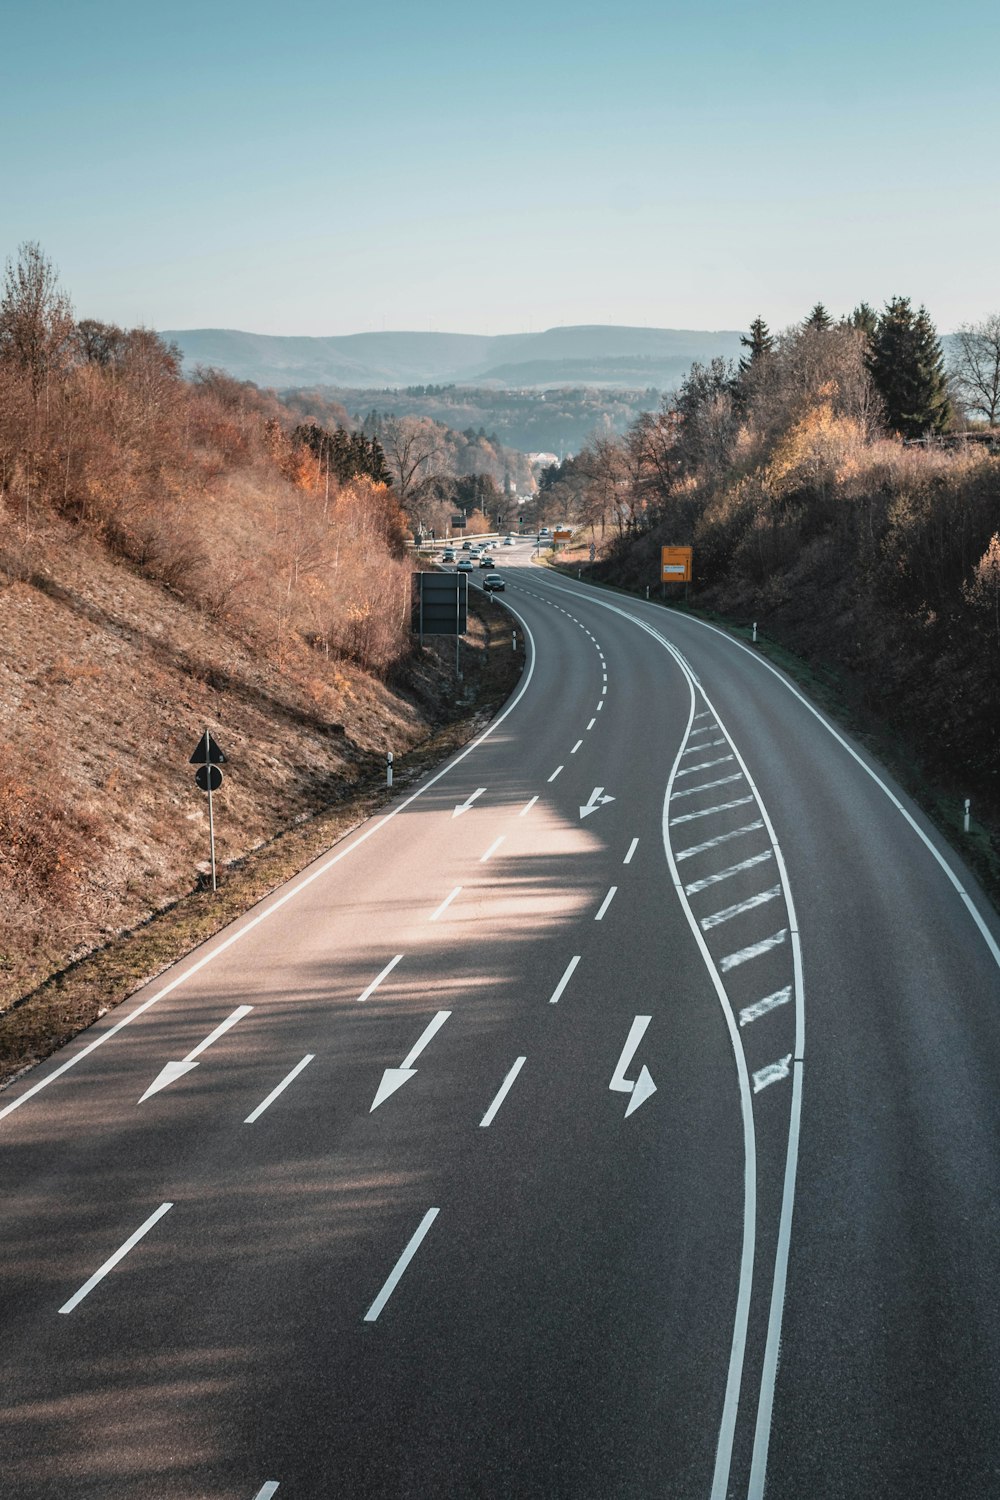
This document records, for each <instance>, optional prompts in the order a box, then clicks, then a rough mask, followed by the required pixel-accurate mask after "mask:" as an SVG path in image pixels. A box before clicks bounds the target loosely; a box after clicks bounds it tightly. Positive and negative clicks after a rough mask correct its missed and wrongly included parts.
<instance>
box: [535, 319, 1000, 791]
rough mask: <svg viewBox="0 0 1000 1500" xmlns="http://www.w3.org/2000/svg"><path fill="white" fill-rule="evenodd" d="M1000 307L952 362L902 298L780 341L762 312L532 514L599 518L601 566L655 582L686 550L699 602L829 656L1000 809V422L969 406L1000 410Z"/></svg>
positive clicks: (563, 468) (547, 483)
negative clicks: (995, 366) (993, 373)
mask: <svg viewBox="0 0 1000 1500" xmlns="http://www.w3.org/2000/svg"><path fill="white" fill-rule="evenodd" d="M996 321H997V320H994V319H988V320H986V322H985V323H983V324H981V325H970V326H969V327H968V328H967V329H966V330H965V332H966V335H967V340H968V344H967V350H971V353H965V354H963V346H962V344H961V342H960V341H959V344H958V353H957V355H956V361H955V364H954V366H953V367H952V368H951V369H948V368H947V367H946V365H945V363H944V361H943V358H942V353H941V346H940V342H939V340H938V338H937V335H936V332H935V330H934V327H933V324H932V322H931V320H930V318H929V316H928V314H927V312H926V310H925V309H923V308H916V309H914V307H913V305H912V303H911V301H910V300H909V299H908V298H905V297H895V298H893V299H891V301H889V302H888V303H887V304H886V306H885V308H884V309H883V311H882V312H881V313H878V314H876V313H874V312H873V311H872V310H871V308H869V307H867V306H866V305H864V304H862V305H861V307H859V308H857V309H855V310H854V312H853V313H851V314H850V315H848V316H846V317H843V318H839V319H834V318H832V317H831V316H830V315H829V313H828V312H827V311H826V309H825V308H824V307H823V306H822V304H817V305H816V306H815V307H814V308H813V309H812V311H811V312H810V313H809V314H808V316H807V317H806V318H804V319H803V321H802V322H801V323H800V324H798V325H797V326H795V327H793V328H790V329H787V330H785V331H783V332H782V333H780V334H772V333H771V332H770V331H769V329H768V327H767V324H766V323H765V322H764V320H763V318H762V317H758V318H755V319H754V321H753V323H752V324H751V326H750V328H749V330H748V332H747V334H746V335H745V337H744V340H743V343H744V348H745V351H746V352H745V354H744V357H743V358H742V360H740V361H739V362H738V363H737V362H729V361H725V360H721V359H717V360H713V361H711V362H709V363H708V364H706V365H701V364H696V365H694V366H693V367H692V368H691V370H690V371H689V373H688V375H687V377H686V378H685V379H684V381H683V382H682V384H681V386H680V389H679V390H678V391H677V392H676V393H674V394H673V395H670V396H667V397H665V398H664V399H663V400H662V401H661V403H660V406H659V408H658V409H657V410H656V411H654V412H649V413H644V414H642V415H640V417H639V418H638V419H637V420H636V421H635V422H634V423H633V424H632V425H631V426H630V427H629V429H628V431H627V432H626V433H625V435H624V436H623V437H621V438H616V437H614V436H613V435H612V436H609V435H607V434H600V435H595V436H594V437H593V438H592V439H591V440H590V441H589V442H588V443H587V444H586V445H585V446H584V448H583V449H582V450H581V452H580V453H579V454H577V455H576V456H575V457H574V458H573V459H572V460H569V461H567V462H566V463H564V464H562V465H560V466H556V467H553V468H552V469H551V470H548V471H546V472H545V474H544V475H543V478H542V483H541V488H540V493H539V496H538V501H537V512H538V519H540V520H548V519H549V518H551V517H555V518H557V519H562V518H569V519H572V520H573V521H575V522H576V523H577V524H578V525H582V526H586V527H590V528H592V535H593V536H594V539H595V540H596V541H597V542H598V543H600V541H601V539H602V537H603V540H604V548H603V553H604V560H603V562H601V563H600V564H599V565H598V569H597V570H598V572H599V573H601V572H603V573H604V574H605V575H606V576H608V577H609V578H612V579H614V580H615V581H617V582H620V583H624V584H626V585H629V586H642V585H644V584H646V583H650V582H653V583H655V582H657V581H658V578H659V569H658V561H659V548H660V546H662V545H690V546H692V547H693V548H694V557H695V578H694V584H693V591H692V599H693V601H694V602H697V603H699V604H700V605H701V606H702V607H706V608H710V609H714V610H717V611H719V612H722V613H724V614H726V615H728V616H729V617H731V618H734V619H737V620H744V621H750V620H757V621H758V622H759V623H760V625H761V628H762V629H764V630H766V631H768V632H769V633H770V634H771V635H772V636H774V637H776V638H777V639H778V640H780V641H782V642H784V643H785V644H787V645H788V646H790V647H791V648H793V649H794V650H796V651H797V652H799V653H800V654H802V655H804V656H806V657H809V658H811V659H815V660H817V661H820V662H823V663H825V664H826V665H828V666H831V667H832V668H834V669H836V670H837V671H838V672H840V674H841V678H842V681H843V682H844V683H845V684H846V688H845V690H846V691H849V692H850V693H853V694H855V695H856V696H857V697H858V700H859V702H860V704H861V706H862V708H865V709H866V710H867V709H870V710H871V711H872V712H877V713H878V714H879V715H880V716H881V717H883V718H885V717H887V718H888V719H889V722H890V723H892V724H894V725H896V726H897V728H899V729H900V730H901V731H902V732H903V733H904V734H905V736H906V740H907V743H908V744H909V745H910V746H911V747H915V749H916V751H917V752H918V754H919V755H920V756H921V757H922V758H923V761H924V764H925V765H926V766H927V767H929V768H931V769H933V771H934V773H935V774H936V775H937V776H939V777H940V778H941V779H942V780H943V781H945V782H947V783H948V784H949V785H952V786H953V787H954V789H955V792H956V795H974V796H975V797H976V798H977V800H978V806H979V808H980V810H983V809H986V808H988V809H990V810H991V813H992V815H993V816H994V817H996V818H997V819H1000V454H998V449H1000V432H994V433H993V434H991V433H990V432H989V430H988V429H986V428H984V427H983V426H982V425H981V426H980V428H979V429H977V428H976V427H975V425H974V424H973V423H970V422H968V420H966V419H965V418H964V414H963V407H966V406H967V407H968V408H970V409H971V410H973V411H977V412H978V413H979V414H980V416H981V417H982V418H983V421H984V422H988V421H990V420H992V416H993V415H995V408H994V405H993V396H992V385H991V378H990V373H989V372H990V368H991V367H990V359H991V358H992V356H991V354H990V349H991V347H992V345H991V342H990V341H991V339H993V338H994V337H995V329H994V323H995V322H996ZM977 370H978V372H979V373H978V375H977V374H976V373H975V372H976V371H977ZM977 381H978V384H977ZM977 390H978V391H979V396H976V394H975V393H976V391H977ZM970 393H971V394H970ZM977 401H978V402H979V403H980V404H979V405H978V406H977V405H976V402H977ZM928 438H930V439H935V438H943V439H945V440H946V441H945V442H944V443H943V444H941V443H938V442H935V441H931V442H929V443H928V442H927V441H926V440H927V439H928ZM977 438H983V439H985V441H982V442H979V441H973V439H977ZM915 439H917V440H923V442H916V443H915V442H914V440H915Z"/></svg>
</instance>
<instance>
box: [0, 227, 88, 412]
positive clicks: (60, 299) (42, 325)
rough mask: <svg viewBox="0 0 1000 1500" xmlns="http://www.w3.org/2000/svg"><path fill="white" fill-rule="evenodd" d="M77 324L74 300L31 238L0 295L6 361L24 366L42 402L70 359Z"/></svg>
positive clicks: (1, 356) (0, 355) (0, 349)
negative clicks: (67, 294)
mask: <svg viewBox="0 0 1000 1500" xmlns="http://www.w3.org/2000/svg"><path fill="white" fill-rule="evenodd" d="M74 334H75V324H74V322H73V310H72V308H71V307H70V303H69V299H68V297H67V296H66V295H65V293H64V292H62V291H61V290H60V287H59V280H58V277H57V275H56V272H55V269H54V268H53V266H52V263H51V261H49V260H48V259H47V258H46V257H45V255H44V254H43V253H42V248H41V246H40V245H38V244H36V243H35V242H34V241H33V240H27V241H25V243H24V244H23V245H21V246H20V247H19V248H18V252H17V260H16V261H11V260H8V262H7V268H6V273H5V275H4V285H3V296H2V297H0V360H2V361H3V362H4V363H7V364H11V365H13V366H15V368H18V369H20V370H21V371H22V372H23V373H24V374H25V375H26V376H27V379H28V383H29V385H30V387H31V394H32V397H33V398H34V400H35V401H36V402H37V401H38V398H39V396H40V395H41V393H42V391H43V390H44V388H45V387H46V385H47V383H48V380H49V377H50V376H51V375H55V374H58V373H59V372H60V371H61V370H63V369H64V368H65V367H66V365H67V364H68V362H69V358H70V354H71V351H72V348H73V341H74Z"/></svg>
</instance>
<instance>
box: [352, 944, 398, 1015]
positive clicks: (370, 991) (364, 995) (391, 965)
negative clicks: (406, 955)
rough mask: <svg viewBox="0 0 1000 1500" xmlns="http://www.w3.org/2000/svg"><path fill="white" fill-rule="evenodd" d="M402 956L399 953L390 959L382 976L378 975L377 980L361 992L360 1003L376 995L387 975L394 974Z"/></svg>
mask: <svg viewBox="0 0 1000 1500" xmlns="http://www.w3.org/2000/svg"><path fill="white" fill-rule="evenodd" d="M402 956H403V955H402V954H401V953H397V954H396V957H395V958H390V960H389V962H388V963H387V964H386V966H385V968H384V969H383V970H382V972H381V974H376V976H375V978H374V979H373V980H372V982H371V984H370V985H369V986H368V988H367V989H366V990H362V991H361V994H360V995H359V996H358V1002H359V1003H360V1002H361V1001H362V1000H367V999H368V996H369V995H373V994H374V993H375V991H376V990H377V989H378V987H379V985H380V984H381V983H382V981H383V979H385V977H386V975H387V974H391V973H392V971H393V969H394V968H395V967H396V965H397V964H398V963H399V960H400V959H401V958H402Z"/></svg>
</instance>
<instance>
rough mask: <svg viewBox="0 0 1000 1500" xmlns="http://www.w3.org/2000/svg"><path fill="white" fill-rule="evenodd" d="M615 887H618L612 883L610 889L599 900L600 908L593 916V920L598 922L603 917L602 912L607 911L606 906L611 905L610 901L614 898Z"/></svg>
mask: <svg viewBox="0 0 1000 1500" xmlns="http://www.w3.org/2000/svg"><path fill="white" fill-rule="evenodd" d="M617 889H618V887H617V886H616V885H613V886H612V887H611V889H610V891H609V892H608V894H607V895H606V896H605V898H604V900H603V901H602V902H601V909H600V911H599V912H598V913H597V916H596V917H595V918H594V921H595V922H600V921H601V920H602V918H603V917H604V913H605V912H606V911H607V909H608V907H609V906H610V905H611V903H612V901H613V900H614V899H615V891H616V890H617Z"/></svg>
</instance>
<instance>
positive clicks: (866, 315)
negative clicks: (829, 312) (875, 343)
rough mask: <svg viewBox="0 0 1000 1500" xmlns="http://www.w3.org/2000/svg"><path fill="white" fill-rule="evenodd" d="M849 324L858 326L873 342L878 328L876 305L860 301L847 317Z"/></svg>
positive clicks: (869, 340)
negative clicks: (871, 305) (870, 305)
mask: <svg viewBox="0 0 1000 1500" xmlns="http://www.w3.org/2000/svg"><path fill="white" fill-rule="evenodd" d="M847 326H848V327H849V328H857V329H858V330H859V331H860V332H861V333H863V334H864V335H865V337H866V338H867V340H868V342H869V343H871V342H872V340H873V339H874V337H875V333H876V330H877V329H878V313H877V312H876V311H875V309H874V307H869V305H868V303H867V302H859V303H858V305H857V307H856V308H855V309H854V311H853V312H852V313H851V316H850V317H849V318H848V319H847Z"/></svg>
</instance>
